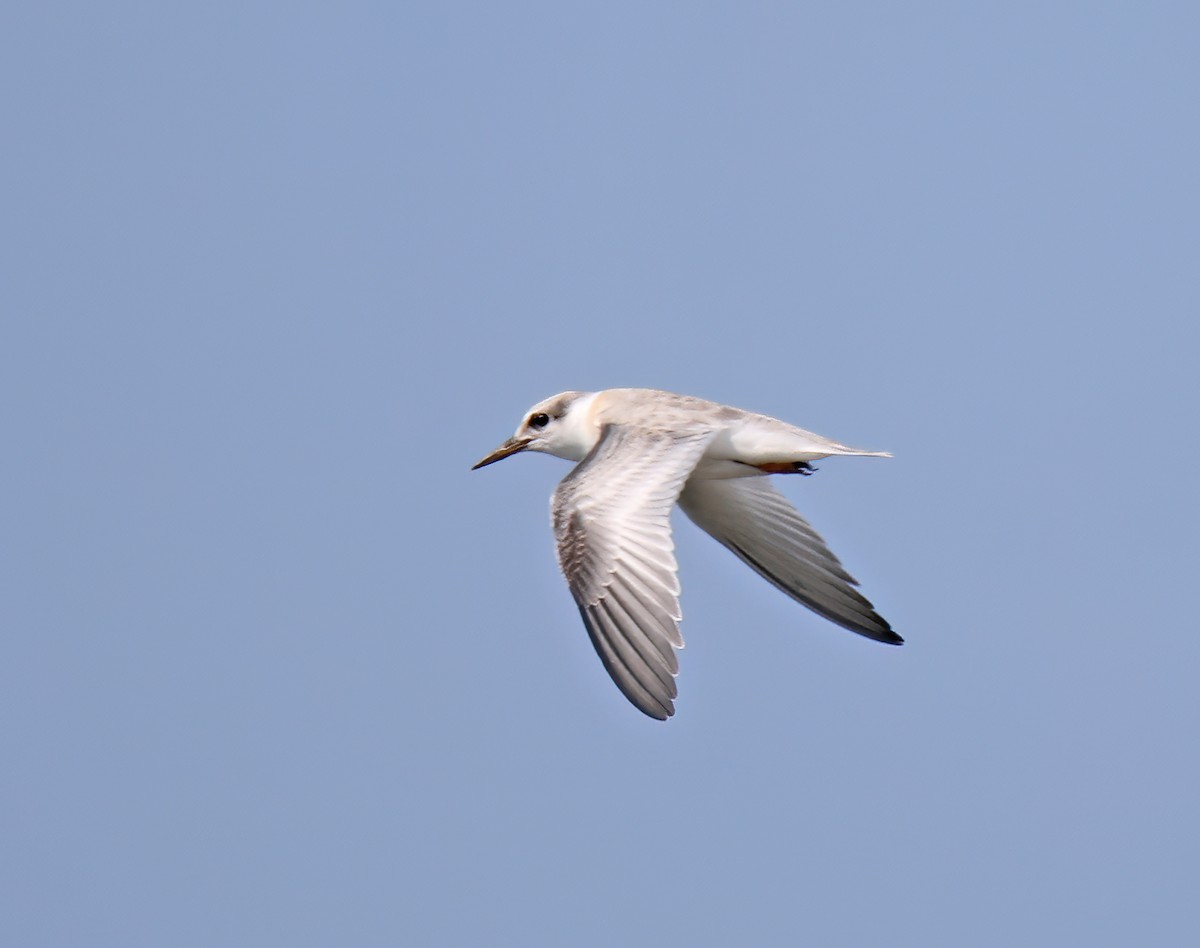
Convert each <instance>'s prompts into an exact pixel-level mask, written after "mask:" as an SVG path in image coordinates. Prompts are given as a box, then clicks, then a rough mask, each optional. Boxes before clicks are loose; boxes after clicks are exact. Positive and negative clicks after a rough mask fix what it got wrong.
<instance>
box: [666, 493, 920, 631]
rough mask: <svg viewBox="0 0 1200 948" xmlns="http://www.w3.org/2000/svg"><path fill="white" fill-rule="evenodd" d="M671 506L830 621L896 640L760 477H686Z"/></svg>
mask: <svg viewBox="0 0 1200 948" xmlns="http://www.w3.org/2000/svg"><path fill="white" fill-rule="evenodd" d="M679 506H680V507H681V508H682V509H683V512H684V513H686V514H687V515H688V517H689V518H691V520H692V522H693V523H695V524H696V526H698V527H700V529H701V530H704V531H705V532H706V533H708V534H710V535H711V536H712V537H713V538H715V539H716V540H719V541H720V542H721V543H723V544H724V545H725V546H727V547H729V549H731V550H733V552H734V553H736V554H737V555H738V556H739V557H740V558H741V559H742V560H744V561H745V562H746V563H747V564H748V565H749V566H750V567H751V568H752V569H753V570H754V571H755V572H757V573H758V574H759V575H760V576H762V577H763V578H764V579H766V580H767V581H768V582H770V583H771V584H773V585H774V586H777V587H778V588H779V589H782V590H783V591H784V592H785V593H787V594H788V595H789V596H791V597H792V598H793V599H795V600H797V601H798V602H802V603H803V604H804V605H806V606H808V608H810V609H812V610H813V611H814V612H816V613H818V614H819V615H822V616H824V617H825V618H826V619H829V620H830V621H831V622H836V623H837V624H838V625H840V626H843V627H844V628H847V629H849V630H850V631H851V632H857V633H858V634H859V635H865V636H866V637H867V638H870V639H875V640H876V641H878V642H887V643H888V644H890V645H899V644H900V643H901V642H903V641H904V640H903V639H902V638H900V636H898V635H897V634H896V633H895V632H893V631H892V627H891V626H890V625H888V623H887V620H886V619H884V618H883V617H882V616H880V615H879V614H878V613H877V612H875V609H874V607H873V606H872V605H871V603H870V602H868V601H867V600H866V598H865V597H864V596H863V595H862V594H861V593H860V592H859V591H858V590H857V589H856V588H855V587H856V586H857V585H858V582H857V581H856V580H855V579H854V578H853V577H852V576H851V575H850V574H849V573H847V572H846V571H845V570H844V569H843V568H842V564H841V563H840V562H839V561H838V558H837V557H836V556H834V555H833V553H832V552H830V550H829V547H827V546H826V545H825V541H824V540H822V539H821V537H820V535H819V534H818V533H817V532H816V531H815V530H814V529H813V528H812V527H810V526H809V525H808V521H806V520H805V519H804V518H803V517H801V516H800V514H799V513H797V512H796V509H795V508H794V507H793V506H792V505H791V504H790V503H788V501H787V499H786V498H785V497H784V496H783V495H782V494H781V493H779V491H777V490H776V489H775V488H774V487H773V486H772V485H771V484H769V483H768V482H767V479H766V478H765V477H739V478H731V479H729V480H701V479H699V478H693V479H692V480H690V481H688V483H687V486H686V487H685V488H684V490H683V493H682V494H681V495H680V497H679Z"/></svg>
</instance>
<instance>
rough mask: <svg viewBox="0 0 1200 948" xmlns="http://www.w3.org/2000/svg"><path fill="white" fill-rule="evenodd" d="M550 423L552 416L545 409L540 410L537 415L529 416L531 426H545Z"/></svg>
mask: <svg viewBox="0 0 1200 948" xmlns="http://www.w3.org/2000/svg"><path fill="white" fill-rule="evenodd" d="M548 424H550V416H549V415H547V414H546V413H545V412H544V411H539V412H538V413H537V414H536V415H530V416H529V427H530V428H545V427H546V425H548Z"/></svg>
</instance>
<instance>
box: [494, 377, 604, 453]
mask: <svg viewBox="0 0 1200 948" xmlns="http://www.w3.org/2000/svg"><path fill="white" fill-rule="evenodd" d="M595 397H596V395H595V393H594V392H561V393H559V394H558V395H554V396H552V397H551V398H547V399H546V400H545V401H541V402H538V403H537V404H536V405H534V406H533V407H532V408H530V409H529V411H527V412H525V416H524V417H523V418H522V419H521V424H520V425H518V426H517V430H516V433H515V434H514V435H513V436H512V437H511V438H509V439H508V440H507V441H505V442H504V443H503V444H502V445H500V447H498V448H497V449H496V450H495V451H493V452H492V453H491V454H489V455H488V456H487V457H485V458H484V459H483V460H481V461H480V462H479V463H477V464H476V465H474V467H472V468H471V470H477V469H479V468H481V467H486V466H487V465H489V464H494V463H496V462H497V461H501V460H503V459H504V458H506V457H509V456H510V455H513V454H516V453H518V452H519V451H540V452H542V453H543V454H553V455H554V456H555V457H560V458H566V459H567V460H568V461H582V460H583V458H584V456H585V455H586V454H587V453H588V452H589V451H590V450H592V447H593V446H594V445H595V444H596V441H597V439H598V438H599V437H600V430H599V428H598V427H597V425H596V423H595V421H594V420H593V417H592V412H591V411H590V410H589V409H590V408H591V405H592V400H593V399H594V398H595Z"/></svg>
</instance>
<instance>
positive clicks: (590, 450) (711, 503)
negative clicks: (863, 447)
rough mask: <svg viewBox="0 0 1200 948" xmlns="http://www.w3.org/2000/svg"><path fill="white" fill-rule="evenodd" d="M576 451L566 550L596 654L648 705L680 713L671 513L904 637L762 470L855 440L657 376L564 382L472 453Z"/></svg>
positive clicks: (781, 582) (820, 601)
mask: <svg viewBox="0 0 1200 948" xmlns="http://www.w3.org/2000/svg"><path fill="white" fill-rule="evenodd" d="M523 450H530V451H541V452H543V453H546V454H553V455H555V456H557V457H561V458H564V459H566V460H571V461H578V462H580V463H579V464H577V465H576V466H575V468H574V469H573V470H572V471H571V472H570V473H569V474H568V475H567V476H566V477H565V478H564V479H563V481H562V483H560V484H559V486H558V489H557V490H556V491H555V492H554V498H553V502H552V519H553V523H554V533H555V538H556V540H557V546H558V560H559V565H560V566H561V567H562V570H563V574H564V575H565V576H566V578H567V583H568V585H569V586H570V588H571V593H572V595H573V596H574V597H575V601H576V603H577V604H578V606H579V611H580V614H581V615H582V616H583V621H584V625H585V626H586V627H587V630H588V634H589V635H590V637H591V639H592V644H593V645H594V646H595V648H596V651H597V653H598V654H599V655H600V658H601V660H602V661H603V663H604V666H605V668H606V669H607V670H608V672H609V674H610V675H611V676H612V678H613V680H614V681H615V682H616V683H617V686H618V687H619V688H620V689H621V691H622V692H624V694H625V696H626V697H627V698H629V700H630V701H632V702H633V704H634V705H636V706H637V707H638V708H639V709H640V710H642V711H643V712H645V713H646V714H648V715H650V716H651V717H655V718H659V719H665V718H667V717H670V716H671V715H672V714H673V713H674V704H673V700H672V699H674V697H675V696H676V688H675V675H676V674H677V673H678V668H679V666H678V662H677V660H676V657H675V652H674V650H675V649H676V648H682V646H683V639H682V638H681V636H680V634H679V625H678V623H679V620H680V618H681V615H680V611H679V581H678V579H677V577H676V564H675V556H674V552H673V550H674V544H673V542H672V539H671V525H670V512H671V508H672V507H674V506H675V504H676V503H678V504H679V506H680V507H681V508H682V509H683V511H684V513H685V514H687V516H688V517H689V518H690V519H691V520H692V521H693V522H694V523H696V525H697V526H699V527H700V528H701V529H702V530H704V531H706V532H707V533H709V534H710V535H711V536H713V537H714V538H715V539H716V540H718V541H719V542H721V543H722V544H724V545H725V546H727V547H728V548H729V549H730V550H732V551H733V552H734V553H735V554H736V555H737V556H738V557H740V558H741V559H742V560H743V561H744V562H745V563H747V564H748V565H749V566H750V567H751V568H752V569H754V570H755V571H756V572H758V573H759V574H760V575H761V576H763V577H764V578H765V579H766V580H767V581H768V582H770V583H772V584H773V585H774V586H776V587H778V588H779V589H781V590H782V591H783V592H785V593H787V594H788V595H789V596H791V597H792V598H793V599H796V600H797V601H799V602H801V603H803V604H804V605H806V606H808V607H809V608H810V609H812V610H814V611H815V612H817V613H819V614H820V615H822V616H824V617H825V618H827V619H830V620H831V621H833V622H836V623H838V624H839V625H841V626H844V627H845V628H847V629H850V630H851V631H854V632H858V633H859V634H861V635H865V636H867V637H868V638H872V639H875V640H877V641H880V642H887V643H889V644H897V645H898V644H900V643H901V641H902V639H901V638H900V637H899V636H898V635H896V634H895V633H894V632H893V631H892V630H891V627H890V626H889V625H888V623H887V622H886V621H885V620H884V619H883V618H882V617H880V616H879V615H878V614H877V613H876V612H875V611H874V609H873V608H872V606H871V604H870V603H869V602H868V601H867V600H866V599H865V598H863V596H862V595H861V594H860V593H859V592H858V591H857V589H856V588H855V587H856V586H857V583H856V582H855V580H854V579H853V578H852V577H850V576H849V574H847V573H846V571H845V570H844V569H843V568H842V566H841V563H840V562H839V561H838V559H837V557H835V556H834V555H833V553H831V552H830V551H829V549H828V548H827V547H826V546H825V543H824V541H822V539H821V538H820V536H818V535H817V533H816V532H815V531H814V530H813V529H812V527H810V526H809V525H808V523H807V522H806V521H805V520H804V519H803V518H802V517H801V516H800V514H799V513H797V512H796V510H795V509H794V508H793V507H792V506H791V504H789V503H788V501H787V500H786V499H785V498H784V497H783V495H782V494H780V493H779V492H778V491H776V490H775V489H774V487H773V486H771V484H770V483H769V482H768V481H767V479H766V475H767V474H782V473H800V474H806V473H811V470H812V469H811V467H810V466H809V462H810V461H814V460H818V459H820V458H825V457H830V456H834V455H839V456H840V455H859V456H868V457H889V456H890V455H887V454H884V453H881V452H872V451H860V450H858V449H856V448H851V447H847V446H846V445H844V444H838V443H837V442H835V441H830V440H829V439H827V438H823V437H821V436H820V435H817V434H813V433H812V432H811V431H805V430H804V429H802V428H796V427H794V426H792V425H789V424H786V423H784V422H782V421H778V420H777V419H775V418H771V417H768V416H766V415H759V414H754V413H752V412H747V411H743V410H741V409H739V408H732V407H730V406H727V405H720V404H717V403H715V402H709V401H705V400H703V399H700V398H693V397H692V396H689V395H676V394H674V393H672V392H662V391H657V390H654V389H630V388H625V389H608V390H606V391H602V392H563V393H562V394H559V395H555V396H554V397H553V398H548V399H546V400H545V401H543V402H540V403H538V404H537V405H534V406H533V408H531V409H530V410H529V412H527V413H526V416H525V420H524V421H523V422H522V424H521V426H520V427H519V428H518V429H517V432H516V434H514V435H513V437H512V438H510V439H509V440H508V441H506V442H505V443H504V444H503V445H501V446H500V447H499V448H498V449H497V450H496V451H494V452H492V454H490V455H488V456H487V457H486V458H484V459H483V460H482V461H480V462H479V463H478V464H476V465H475V466H476V467H477V468H478V467H483V466H484V465H486V464H491V463H493V462H494V461H498V460H500V459H502V458H505V457H508V456H509V455H511V454H515V453H517V452H518V451H523Z"/></svg>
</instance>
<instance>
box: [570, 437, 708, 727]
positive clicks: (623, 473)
mask: <svg viewBox="0 0 1200 948" xmlns="http://www.w3.org/2000/svg"><path fill="white" fill-rule="evenodd" d="M711 439H712V433H711V431H700V430H697V431H687V430H684V431H652V430H647V429H644V428H637V427H633V426H629V425H608V426H606V427H605V428H604V430H603V432H602V433H601V435H600V440H599V441H598V442H597V443H596V446H595V447H594V448H593V449H592V451H591V453H590V454H588V456H587V457H586V458H584V459H583V460H582V461H581V462H579V464H578V465H577V466H576V467H575V469H574V470H572V471H571V473H570V474H568V475H567V476H566V477H565V478H564V479H563V481H562V483H561V484H559V485H558V489H557V490H555V492H554V499H553V503H552V513H553V519H554V536H555V539H556V540H557V543H558V563H559V566H560V567H562V571H563V575H565V576H566V578H567V584H568V585H569V586H570V587H571V595H573V596H574V597H575V602H576V603H577V604H578V606H579V613H580V615H581V616H583V623H584V625H585V626H587V630H588V635H589V636H590V637H591V640H592V645H593V646H595V648H596V652H597V654H598V655H599V656H600V660H601V661H602V662H603V663H604V667H605V668H606V669H607V670H608V673H609V675H611V676H612V679H613V681H615V682H616V683H617V687H618V688H620V689H621V691H622V692H623V693H624V694H625V697H627V698H628V699H629V700H630V701H632V702H633V703H634V704H635V705H636V706H637V708H638V709H639V710H640V711H643V712H645V713H646V714H648V715H650V717H652V718H658V719H659V720H665V719H667V718H669V717H670V716H671V715H672V714H674V713H675V706H674V704H672V700H671V699H673V698H674V697H675V695H676V693H677V692H676V689H675V675H676V674H677V673H678V671H679V663H678V662H677V661H676V658H675V651H674V649H676V648H682V647H683V639H682V638H681V637H680V635H679V625H678V623H679V620H680V618H681V615H680V612H679V580H678V578H677V576H676V567H675V553H674V543H673V541H672V539H671V523H670V515H671V508H672V507H673V506H674V505H675V501H676V500H677V499H678V497H679V491H680V489H681V488H682V487H683V484H684V482H685V481H686V480H687V478H688V475H689V474H691V472H692V469H693V468H694V467H695V466H696V463H697V462H698V461H699V460H700V456H701V455H702V454H703V453H704V448H705V446H706V445H707V444H708V442H709V441H710V440H711Z"/></svg>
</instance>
